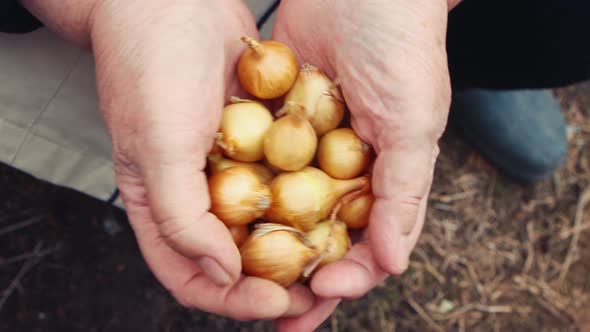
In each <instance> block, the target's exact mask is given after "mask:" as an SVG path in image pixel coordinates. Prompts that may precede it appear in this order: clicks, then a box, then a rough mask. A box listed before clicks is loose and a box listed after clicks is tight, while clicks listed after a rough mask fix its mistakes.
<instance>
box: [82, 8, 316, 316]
mask: <svg viewBox="0 0 590 332" xmlns="http://www.w3.org/2000/svg"><path fill="white" fill-rule="evenodd" d="M119 3H123V2H119ZM113 6H115V5H113ZM117 6H118V7H126V5H120V4H117V5H116V6H115V8H112V9H109V8H105V9H104V10H105V11H104V13H101V12H98V13H96V15H97V16H96V22H95V31H93V32H94V35H95V36H96V38H95V40H94V41H93V46H95V47H96V48H95V54H96V55H97V68H98V82H99V91H100V96H101V103H102V108H103V112H104V114H105V117H106V122H107V123H108V124H109V127H110V131H111V134H112V137H113V144H114V158H115V160H114V161H115V171H116V176H117V183H118V185H119V188H120V190H121V193H122V197H123V199H124V201H125V205H126V209H127V212H128V214H129V218H130V220H131V222H132V225H133V228H134V230H135V233H136V236H137V239H138V241H139V245H140V247H141V249H142V252H143V254H144V256H145V259H146V261H147V262H148V264H149V265H150V267H151V268H152V270H153V272H154V273H155V274H156V276H157V277H158V279H159V280H160V281H161V282H162V283H163V284H164V285H165V286H166V287H167V288H168V289H169V290H170V291H171V292H172V294H174V296H175V297H176V298H177V299H178V300H179V301H180V302H181V303H182V304H184V305H186V306H189V307H195V308H199V309H202V310H206V311H209V312H214V313H218V314H222V315H225V316H230V317H233V318H236V319H270V318H275V317H278V316H281V315H284V314H298V313H301V312H302V311H304V310H306V309H307V308H308V307H309V306H310V305H311V297H310V296H308V295H307V294H308V293H306V290H305V289H304V288H303V287H301V286H296V287H294V288H292V290H291V293H290V294H289V293H288V292H287V291H285V290H284V289H283V288H281V287H279V286H278V285H276V284H274V283H271V282H269V281H266V280H262V279H258V278H251V277H243V276H240V271H241V262H240V256H239V252H238V249H237V247H236V246H235V245H234V243H233V240H232V238H231V236H230V234H229V232H228V231H227V229H226V228H225V226H224V225H223V224H222V223H221V222H220V221H219V220H218V219H217V218H216V217H215V216H214V215H212V214H211V213H209V212H207V211H208V209H209V193H208V190H207V180H206V176H205V174H204V172H203V170H204V168H205V161H206V155H207V153H208V152H209V149H210V147H211V146H212V144H213V138H214V135H215V133H216V131H217V128H218V127H219V123H220V120H221V111H222V109H223V105H224V101H226V100H227V97H228V95H229V94H235V93H237V87H238V84H237V83H236V82H235V80H234V77H235V75H234V68H235V65H236V62H237V59H238V57H239V55H240V54H241V52H242V51H243V49H244V46H243V43H241V42H240V40H239V37H240V36H241V35H242V34H245V33H248V34H250V35H256V28H255V26H254V24H253V19H252V18H251V15H250V13H249V12H248V10H247V8H246V7H245V6H244V5H243V4H242V3H241V2H239V1H185V2H184V3H183V2H182V1H177V2H170V1H163V2H162V1H160V2H159V7H158V8H151V9H150V8H145V4H142V5H141V6H140V7H141V8H139V7H137V8H133V6H129V7H130V8H116V7H117ZM124 10H130V12H129V15H118V16H117V15H115V14H114V13H115V12H116V11H124ZM138 10H139V13H138V12H137V11H138ZM131 15H138V16H139V17H140V18H142V19H137V20H134V24H131V23H128V22H129V21H128V20H129V19H128V18H129V17H130V16H131ZM143 15H145V16H143ZM117 17H119V18H120V20H117V19H116V18H117ZM99 22H100V23H99ZM143 23H145V24H143ZM99 24H100V25H99ZM236 280H238V282H237V283H234V282H235V281H236ZM291 299H293V301H291Z"/></svg>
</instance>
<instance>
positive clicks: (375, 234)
mask: <svg viewBox="0 0 590 332" xmlns="http://www.w3.org/2000/svg"><path fill="white" fill-rule="evenodd" d="M437 155H438V147H437V146H436V145H435V146H434V147H433V146H431V145H430V144H428V143H423V144H418V145H414V144H411V145H407V146H406V147H404V148H402V147H401V146H398V147H396V149H395V151H394V150H393V148H392V147H387V148H386V149H382V150H381V151H379V155H378V157H377V160H376V162H375V166H374V169H373V183H372V184H373V193H374V195H375V198H376V200H375V203H374V204H373V209H372V211H371V220H370V223H369V230H368V234H369V240H370V242H371V244H372V250H373V253H374V255H375V257H376V259H377V261H378V262H379V264H380V266H381V268H382V269H383V270H385V271H386V272H388V273H390V274H400V273H402V272H404V271H405V270H406V269H407V266H408V260H409V255H410V252H409V251H408V248H407V243H406V242H407V241H405V240H404V238H405V237H407V236H408V235H410V234H411V233H412V231H413V230H414V228H415V226H416V224H417V223H420V222H421V221H418V219H420V208H421V204H422V202H423V201H424V200H426V199H427V197H428V191H429V188H430V184H431V182H432V176H433V171H434V164H435V161H436V157H437Z"/></svg>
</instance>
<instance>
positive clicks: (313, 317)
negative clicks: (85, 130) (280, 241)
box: [273, 0, 450, 331]
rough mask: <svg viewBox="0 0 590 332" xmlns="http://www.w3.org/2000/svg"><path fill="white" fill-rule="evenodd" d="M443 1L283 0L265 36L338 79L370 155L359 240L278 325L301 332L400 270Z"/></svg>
mask: <svg viewBox="0 0 590 332" xmlns="http://www.w3.org/2000/svg"><path fill="white" fill-rule="evenodd" d="M448 8H449V7H448V5H447V2H446V1H444V0H443V1H440V0H439V1H433V0H429V1H426V0H424V1H401V0H378V1H353V0H325V1H316V0H284V1H283V2H282V5H281V7H280V9H279V13H278V16H277V21H276V25H275V28H274V32H273V39H276V40H279V41H282V42H285V43H287V44H288V45H289V46H291V47H292V48H293V49H294V50H295V51H296V53H297V55H298V57H299V59H300V60H301V62H302V63H303V62H309V63H311V64H313V65H315V66H318V67H319V68H321V69H323V70H324V71H325V72H326V73H327V75H328V76H330V77H332V78H336V77H337V78H338V79H339V81H340V82H341V88H342V92H343V95H344V97H345V99H346V102H347V104H348V106H349V108H350V111H351V113H352V126H353V128H354V129H355V131H356V132H357V133H358V134H359V135H360V136H361V137H362V138H363V139H364V140H366V141H367V142H369V143H371V144H372V145H373V147H374V148H375V150H376V152H377V160H376V163H375V166H374V170H373V183H372V185H373V191H374V194H375V196H376V198H377V199H376V201H375V204H374V206H373V210H372V214H371V220H370V225H369V228H368V231H367V233H366V234H365V237H364V238H363V240H362V241H361V242H359V243H357V244H355V245H354V246H353V248H352V249H351V250H350V252H349V253H348V254H347V256H346V258H345V259H344V260H342V261H339V262H336V263H334V264H331V265H328V266H326V267H325V268H323V269H322V270H320V271H319V272H318V273H317V274H316V275H315V277H314V278H313V280H312V282H311V289H312V291H313V292H314V293H315V294H316V295H317V296H318V297H319V300H318V301H316V303H315V305H314V308H313V309H312V310H311V311H309V312H308V313H306V314H304V315H303V316H301V317H298V318H290V319H283V320H281V321H279V329H280V330H282V331H311V330H312V329H314V328H315V327H316V326H318V325H319V324H320V323H321V322H322V321H323V320H324V319H325V318H326V317H327V316H328V315H329V314H330V313H331V312H332V311H333V310H334V308H335V307H336V305H337V304H338V302H339V301H340V299H342V298H356V297H360V296H362V295H363V294H365V293H366V292H367V291H369V290H370V289H371V288H373V287H374V286H375V285H377V284H378V283H380V282H382V281H383V280H384V279H385V278H386V277H387V276H388V275H389V274H394V275H398V274H401V273H402V272H403V271H404V270H406V268H407V267H408V261H409V255H410V252H411V251H412V249H413V248H414V246H415V244H416V241H417V238H418V236H419V234H420V232H421V229H422V225H423V223H424V218H425V214H426V205H427V200H428V193H429V191H430V185H431V183H432V177H433V171H434V166H435V161H436V158H437V156H438V153H439V149H438V144H437V142H438V139H439V138H440V136H441V135H442V133H443V130H444V128H445V125H446V119H447V114H448V110H449V104H450V82H449V75H448V70H447V62H446V52H445V32H446V21H447V12H448Z"/></svg>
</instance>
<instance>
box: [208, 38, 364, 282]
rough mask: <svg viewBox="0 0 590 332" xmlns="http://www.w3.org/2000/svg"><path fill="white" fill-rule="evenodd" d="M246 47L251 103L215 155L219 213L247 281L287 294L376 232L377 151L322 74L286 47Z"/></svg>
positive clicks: (243, 79) (213, 183) (228, 109)
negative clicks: (360, 234) (372, 222)
mask: <svg viewBox="0 0 590 332" xmlns="http://www.w3.org/2000/svg"><path fill="white" fill-rule="evenodd" d="M241 40H242V41H243V42H244V43H246V44H247V48H246V50H245V51H244V53H243V54H242V56H241V58H240V60H239V62H238V65H237V75H238V78H239V81H240V84H241V86H242V88H243V89H244V90H245V91H246V92H247V93H249V94H250V95H251V96H252V98H250V99H241V98H237V97H232V98H231V99H230V102H229V103H228V104H227V105H226V106H225V107H224V110H223V116H222V120H221V125H220V127H219V130H218V132H217V135H216V137H215V144H214V146H213V148H212V150H211V152H210V154H209V157H208V165H207V175H208V182H209V194H210V197H211V208H210V212H211V213H213V214H215V215H216V216H217V217H218V218H219V220H221V221H222V222H223V223H224V224H225V225H226V226H227V228H228V229H229V231H230V233H231V234H232V236H233V238H234V241H235V243H236V245H237V246H238V247H239V249H240V253H241V257H242V270H243V273H244V274H246V275H250V276H256V277H260V278H265V279H269V280H272V281H274V282H276V283H278V284H280V285H282V286H285V287H288V286H289V285H291V284H293V283H295V282H303V281H305V280H306V279H307V278H309V277H310V276H311V275H312V274H313V273H315V272H316V271H317V270H318V269H320V268H322V267H323V266H325V265H326V264H330V263H332V262H335V261H337V260H339V259H341V258H343V257H344V255H345V254H346V252H347V251H348V250H349V248H350V246H351V239H350V234H349V231H351V230H362V229H363V228H365V227H366V226H367V224H368V221H369V216H370V211H371V207H372V205H373V201H374V197H373V194H372V192H371V186H370V182H371V181H370V180H371V179H370V173H369V171H370V164H371V162H372V159H373V153H372V149H371V147H370V146H369V145H368V144H366V143H365V142H363V141H362V140H361V138H360V137H359V136H358V135H357V134H356V133H355V132H354V130H352V129H351V128H350V125H349V124H348V123H347V120H346V119H345V115H346V114H345V113H346V104H345V101H344V98H343V97H342V94H341V92H340V89H339V87H338V85H337V84H336V83H334V82H333V81H332V80H330V78H328V77H327V76H326V75H325V74H324V73H323V72H322V71H321V70H320V69H318V68H316V67H314V66H312V65H310V64H303V65H302V66H299V64H298V62H297V58H296V57H295V55H294V54H293V52H292V50H291V49H289V47H287V46H286V45H284V44H281V43H279V42H276V41H271V40H267V41H261V42H259V41H256V40H254V39H252V38H249V37H242V38H241ZM277 104H278V105H279V107H276V108H275V110H274V112H271V110H270V106H269V105H277Z"/></svg>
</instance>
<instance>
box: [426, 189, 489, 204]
mask: <svg viewBox="0 0 590 332" xmlns="http://www.w3.org/2000/svg"><path fill="white" fill-rule="evenodd" d="M477 193H478V191H477V190H469V191H463V192H458V193H454V194H449V195H441V194H431V198H432V199H433V200H435V201H439V202H441V203H453V202H456V201H460V200H464V199H467V198H471V197H473V196H475V195H476V194H477Z"/></svg>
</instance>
